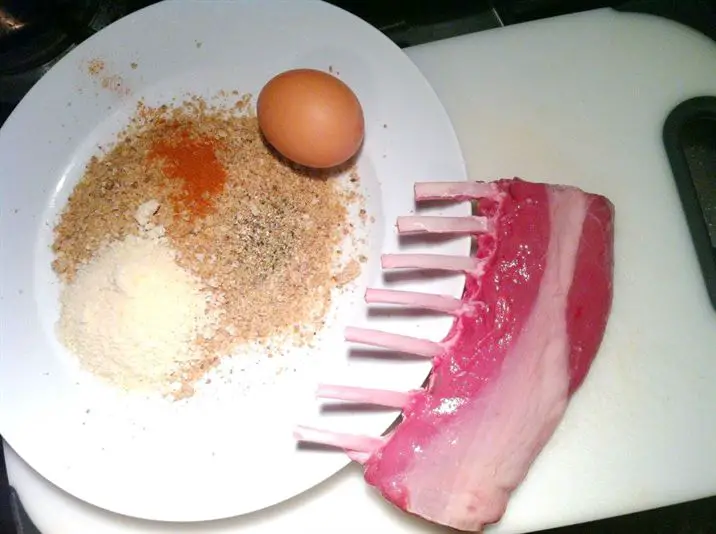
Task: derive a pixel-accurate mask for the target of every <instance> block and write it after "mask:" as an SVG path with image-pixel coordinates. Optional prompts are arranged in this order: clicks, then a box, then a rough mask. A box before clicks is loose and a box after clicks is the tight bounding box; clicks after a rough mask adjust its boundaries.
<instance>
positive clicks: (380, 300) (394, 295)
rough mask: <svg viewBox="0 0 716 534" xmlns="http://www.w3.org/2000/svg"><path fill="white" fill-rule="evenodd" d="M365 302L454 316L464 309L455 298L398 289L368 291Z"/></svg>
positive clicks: (460, 302)
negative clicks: (401, 306)
mask: <svg viewBox="0 0 716 534" xmlns="http://www.w3.org/2000/svg"><path fill="white" fill-rule="evenodd" d="M365 301H366V302H367V303H369V304H372V303H374V304H401V305H404V306H411V307H414V308H423V309H426V310H435V311H439V312H443V313H449V314H453V315H455V314H457V313H459V312H460V310H462V308H463V303H462V301H461V300H460V299H456V298H453V297H448V296H445V295H431V294H429V293H418V292H416V291H399V290H396V289H367V290H366V292H365Z"/></svg>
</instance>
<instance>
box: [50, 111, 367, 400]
mask: <svg viewBox="0 0 716 534" xmlns="http://www.w3.org/2000/svg"><path fill="white" fill-rule="evenodd" d="M246 103H247V99H246V98H245V97H244V98H242V99H240V100H239V101H238V102H237V104H236V106H234V107H233V108H228V107H214V106H210V105H208V104H207V103H206V102H205V101H204V100H202V99H199V98H193V99H190V100H189V101H187V102H184V103H183V104H181V105H178V106H162V107H160V108H149V107H146V106H144V105H140V106H139V109H138V112H137V114H136V115H135V117H134V118H133V120H132V122H131V123H130V125H129V126H128V127H127V128H126V129H125V130H124V131H123V132H122V133H121V134H120V135H119V137H118V140H117V142H116V144H115V145H114V146H113V147H112V148H111V149H110V150H108V151H106V153H104V154H102V155H99V156H95V157H93V158H92V159H91V161H90V162H89V164H88V166H87V169H86V172H85V174H84V176H83V178H82V180H81V181H80V182H79V183H78V185H77V186H76V187H75V189H74V190H73V192H72V194H71V196H70V199H69V201H68V204H67V206H66V207H65V210H64V211H63V213H62V215H61V218H60V221H59V222H58V224H57V226H56V227H55V240H54V244H53V251H54V252H55V260H54V262H53V269H54V270H55V272H56V273H57V274H58V275H59V277H60V279H61V280H62V281H63V282H64V283H65V287H64V289H63V297H62V310H61V314H62V315H61V318H60V321H59V324H58V328H59V331H60V338H61V339H62V340H63V341H64V342H65V343H66V345H67V346H68V348H70V349H71V350H72V351H73V352H74V353H75V354H77V356H78V357H79V358H80V360H81V362H82V363H83V365H85V366H86V367H87V368H88V369H90V370H92V371H93V372H95V373H97V374H99V375H101V376H104V377H106V378H108V379H110V380H112V381H114V382H115V383H117V384H118V385H120V386H122V387H124V388H127V389H134V388H137V387H143V386H147V387H157V384H159V383H162V384H163V386H162V389H163V390H164V391H165V392H166V391H169V390H170V389H171V388H170V386H171V387H173V388H174V389H176V384H177V383H179V384H181V385H182V389H181V393H180V394H178V396H186V395H190V394H191V393H192V391H193V390H192V383H193V382H195V381H196V380H197V379H198V378H199V377H201V376H202V375H203V374H204V373H205V372H206V371H207V370H208V369H209V368H211V367H212V366H214V365H215V364H216V363H217V362H218V360H219V359H220V358H221V357H223V356H226V355H229V354H230V353H232V352H233V351H234V350H235V349H236V348H237V347H238V346H239V345H241V344H245V343H248V342H259V343H263V344H264V346H266V347H267V348H268V347H270V346H275V342H276V341H277V340H290V341H291V342H293V343H295V344H298V345H306V344H308V343H310V342H311V340H312V339H313V338H314V337H315V336H316V333H317V332H318V331H319V330H320V328H321V326H322V322H323V320H324V318H325V316H326V313H327V311H328V309H329V307H330V304H331V295H332V291H333V290H334V289H335V288H337V287H338V286H340V285H342V284H345V283H347V282H349V281H350V280H351V279H353V278H355V277H356V276H357V275H358V274H359V272H360V270H359V269H357V268H356V265H357V263H356V262H357V259H356V258H350V259H349V261H348V263H347V265H338V263H337V262H338V259H339V257H340V256H341V244H342V242H343V241H344V238H345V237H346V236H348V235H350V234H351V232H352V223H351V222H350V221H349V220H348V208H349V206H350V205H351V204H352V203H359V202H361V201H362V196H361V195H360V193H359V192H358V187H359V179H358V176H357V174H356V173H355V170H348V172H349V173H350V180H348V185H349V186H350V187H349V188H345V187H342V186H341V185H340V183H339V182H338V181H337V179H336V178H335V177H331V176H329V175H325V174H324V175H317V174H316V175H312V174H310V173H308V172H307V171H305V170H301V169H298V168H294V167H293V166H292V165H291V164H289V163H286V162H285V161H282V160H281V159H279V158H278V157H277V156H275V155H274V154H273V153H272V151H271V150H270V149H269V148H267V147H266V145H265V143H264V142H263V140H262V138H261V135H260V132H259V128H258V123H257V120H256V118H255V116H254V115H253V114H252V113H250V112H247V110H246V109H245V108H246ZM357 253H358V250H356V254H357ZM360 259H361V260H363V261H364V260H365V258H364V257H360ZM122 280H124V282H122ZM122 284H124V285H122ZM200 304H201V305H200ZM110 308H111V311H103V310H110ZM176 308H183V309H182V310H178V311H177V310H176ZM153 315H164V316H165V317H163V318H156V319H152V317H151V316H153ZM130 316H131V317H130ZM171 333H174V334H177V335H175V336H174V337H173V338H172V335H170V334H171ZM170 338H172V339H170ZM147 347H151V348H149V349H148V348H147ZM147 351H149V352H147ZM175 394H176V393H175Z"/></svg>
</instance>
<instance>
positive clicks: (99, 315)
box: [58, 205, 216, 390]
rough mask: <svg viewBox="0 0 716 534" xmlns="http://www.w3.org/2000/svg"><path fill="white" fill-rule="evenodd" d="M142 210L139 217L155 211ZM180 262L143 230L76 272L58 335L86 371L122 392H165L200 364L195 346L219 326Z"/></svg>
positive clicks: (65, 295)
mask: <svg viewBox="0 0 716 534" xmlns="http://www.w3.org/2000/svg"><path fill="white" fill-rule="evenodd" d="M147 208H148V209H147ZM142 209H143V210H145V211H143V212H142V213H140V214H138V215H139V216H138V219H144V218H145V217H147V216H148V215H149V214H150V213H151V211H156V206H153V205H150V206H145V207H144V208H142ZM140 211H142V210H140ZM139 222H140V224H141V223H144V225H143V226H145V225H146V220H143V221H139ZM145 229H146V226H145ZM175 256H176V253H175V251H173V250H172V249H171V248H170V246H169V245H168V244H167V242H166V240H165V239H162V238H161V237H160V236H159V235H157V233H156V232H151V231H149V232H146V231H145V232H144V233H143V234H141V235H139V236H134V235H128V236H126V237H125V238H124V239H121V240H118V241H114V242H112V243H110V244H109V245H106V246H105V247H103V248H102V249H100V250H99V251H98V253H97V254H96V255H95V256H94V257H93V258H92V259H91V260H90V261H89V262H87V263H85V264H84V265H82V266H81V267H80V268H79V269H78V271H77V275H76V277H75V279H74V280H73V281H72V283H71V284H70V285H68V286H66V287H65V289H64V291H63V293H62V296H61V315H60V320H59V323H58V334H59V336H60V339H61V341H62V342H63V343H64V344H65V345H66V346H67V348H69V349H70V350H71V351H72V352H74V353H75V354H76V355H77V356H78V357H79V360H80V362H81V364H82V365H83V366H84V367H85V368H87V369H88V370H89V371H91V372H93V373H95V374H98V375H100V376H102V377H104V378H106V379H108V380H110V381H112V382H114V383H115V384H117V385H119V386H120V387H123V388H125V389H139V390H150V389H156V388H157V387H159V388H160V389H166V386H169V384H170V381H171V380H172V374H173V373H174V374H176V376H178V371H179V368H180V366H181V365H182V364H185V363H188V362H191V361H194V360H197V359H199V358H201V354H200V352H199V350H198V346H197V344H196V340H197V338H198V337H200V336H201V337H205V336H207V335H211V334H212V332H213V330H214V329H215V323H216V321H215V319H214V318H212V317H210V316H208V315H207V296H206V295H205V294H204V293H203V291H202V287H201V284H200V283H199V282H198V281H197V280H196V279H195V278H193V277H192V276H191V275H190V274H189V273H188V272H187V271H185V270H183V269H182V268H181V267H179V265H178V264H177V263H176V261H175Z"/></svg>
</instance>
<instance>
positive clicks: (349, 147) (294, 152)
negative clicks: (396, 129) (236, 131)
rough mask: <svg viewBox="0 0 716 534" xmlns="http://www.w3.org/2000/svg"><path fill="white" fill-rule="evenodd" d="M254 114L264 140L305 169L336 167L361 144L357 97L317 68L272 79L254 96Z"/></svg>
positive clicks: (361, 132)
mask: <svg viewBox="0 0 716 534" xmlns="http://www.w3.org/2000/svg"><path fill="white" fill-rule="evenodd" d="M256 113H257V116H258V120H259V127H260V128H261V131H262V132H263V134H264V137H265V138H266V141H268V142H269V143H270V144H271V145H272V146H273V147H274V148H275V149H276V150H277V151H278V152H280V153H281V154H282V155H283V156H284V157H286V158H288V159H290V160H292V161H294V162H296V163H298V164H300V165H304V166H306V167H313V168H321V169H325V168H329V167H335V166H336V165H340V164H341V163H344V162H346V161H347V160H349V159H350V158H351V157H353V156H354V155H355V154H356V152H358V149H359V148H360V146H361V143H362V142H363V136H364V131H365V124H364V119H363V109H362V108H361V105H360V102H359V101H358V98H357V97H356V95H355V94H354V93H353V91H352V90H351V89H350V87H348V86H347V85H346V84H345V83H343V82H342V81H341V80H339V79H338V78H336V77H335V76H332V75H331V74H328V73H325V72H321V71H319V70H312V69H296V70H289V71H286V72H283V73H281V74H279V75H277V76H275V77H274V78H272V79H271V80H270V81H269V82H268V83H267V84H266V85H265V86H264V88H263V89H262V90H261V93H260V94H259V98H258V102H257V104H256Z"/></svg>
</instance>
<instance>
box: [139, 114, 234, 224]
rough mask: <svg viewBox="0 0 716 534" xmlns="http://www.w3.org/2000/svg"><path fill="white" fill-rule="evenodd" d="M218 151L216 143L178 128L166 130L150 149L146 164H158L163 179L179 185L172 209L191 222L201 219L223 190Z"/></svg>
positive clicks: (222, 168)
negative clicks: (181, 213)
mask: <svg viewBox="0 0 716 534" xmlns="http://www.w3.org/2000/svg"><path fill="white" fill-rule="evenodd" d="M218 148H219V145H218V142H217V141H215V140H212V139H208V138H200V137H197V136H193V135H191V133H190V131H189V129H188V128H183V127H182V128H174V129H170V130H169V132H168V135H167V137H166V138H164V139H161V140H158V141H156V142H155V143H154V144H153V145H152V147H151V149H150V152H149V159H150V161H151V160H157V159H159V160H161V163H162V171H163V173H164V175H165V176H166V177H167V178H168V179H170V180H177V181H179V182H180V183H179V190H178V193H177V194H176V195H174V196H173V198H172V201H173V202H174V208H175V209H176V210H177V211H178V212H183V213H188V214H189V217H190V218H191V219H193V218H195V217H203V216H205V215H206V214H207V213H208V212H209V211H210V210H211V208H212V204H213V199H214V198H215V197H216V196H217V195H219V194H220V193H221V192H222V191H223V190H224V185H225V184H226V170H225V169H224V167H223V166H222V165H221V162H220V161H219V159H218V157H217V155H216V151H217V149H218Z"/></svg>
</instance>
